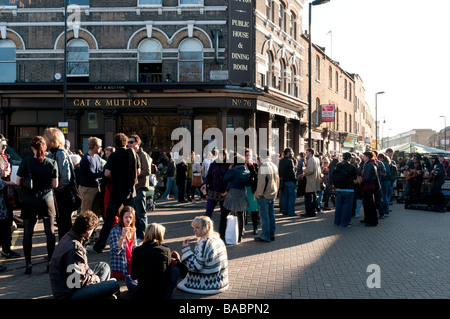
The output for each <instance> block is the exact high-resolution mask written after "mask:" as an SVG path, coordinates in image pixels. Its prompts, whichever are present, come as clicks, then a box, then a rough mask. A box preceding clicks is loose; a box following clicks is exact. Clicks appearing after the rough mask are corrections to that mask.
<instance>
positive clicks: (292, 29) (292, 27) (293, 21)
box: [289, 11, 298, 40]
mask: <svg viewBox="0 0 450 319" xmlns="http://www.w3.org/2000/svg"><path fill="white" fill-rule="evenodd" d="M289 28H290V30H289V34H290V35H291V37H292V38H293V39H294V40H297V28H298V27H297V15H296V14H295V13H294V12H292V11H291V22H290V25H289Z"/></svg>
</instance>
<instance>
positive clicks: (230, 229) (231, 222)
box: [225, 214, 239, 245]
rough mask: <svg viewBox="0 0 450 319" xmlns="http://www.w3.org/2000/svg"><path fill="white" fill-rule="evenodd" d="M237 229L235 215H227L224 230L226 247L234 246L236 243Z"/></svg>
mask: <svg viewBox="0 0 450 319" xmlns="http://www.w3.org/2000/svg"><path fill="white" fill-rule="evenodd" d="M238 232H239V227H238V220H237V217H236V216H235V215H232V214H230V215H228V216H227V228H226V230H225V243H226V244H227V245H236V244H237V242H238V238H239V235H238Z"/></svg>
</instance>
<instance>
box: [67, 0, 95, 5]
mask: <svg viewBox="0 0 450 319" xmlns="http://www.w3.org/2000/svg"><path fill="white" fill-rule="evenodd" d="M67 4H68V5H71V4H77V5H79V6H89V5H90V0H68V1H67Z"/></svg>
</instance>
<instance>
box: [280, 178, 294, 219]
mask: <svg viewBox="0 0 450 319" xmlns="http://www.w3.org/2000/svg"><path fill="white" fill-rule="evenodd" d="M283 186H284V189H283V198H282V202H281V206H282V212H283V213H284V214H287V215H288V216H294V215H295V208H294V206H295V199H296V197H297V186H296V185H295V182H284V184H283Z"/></svg>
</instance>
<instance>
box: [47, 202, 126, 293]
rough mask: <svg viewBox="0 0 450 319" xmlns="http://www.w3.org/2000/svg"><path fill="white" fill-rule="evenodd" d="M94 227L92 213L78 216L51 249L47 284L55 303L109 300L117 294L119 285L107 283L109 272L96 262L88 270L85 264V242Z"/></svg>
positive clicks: (115, 282) (95, 219)
mask: <svg viewBox="0 0 450 319" xmlns="http://www.w3.org/2000/svg"><path fill="white" fill-rule="evenodd" d="M97 225H98V217H97V215H96V214H94V213H93V212H92V211H89V210H87V211H84V212H82V213H81V214H80V215H78V217H77V219H76V220H75V222H74V224H73V226H72V229H71V230H70V231H69V232H68V233H66V234H65V235H64V237H63V238H62V239H61V241H60V242H59V243H58V245H57V246H56V248H55V251H54V253H53V255H52V261H51V266H50V282H51V286H52V291H53V296H54V297H55V298H56V299H94V298H110V297H112V296H113V295H116V294H119V293H120V285H119V284H118V283H117V281H116V280H114V279H113V280H110V274H111V270H110V268H109V265H108V264H107V263H105V262H100V263H99V264H97V265H96V266H95V267H94V270H92V269H91V268H90V267H89V264H88V258H87V252H86V249H85V248H84V244H85V242H86V241H87V240H88V239H89V237H90V236H91V234H92V232H93V230H94V229H95V228H96V227H97Z"/></svg>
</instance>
